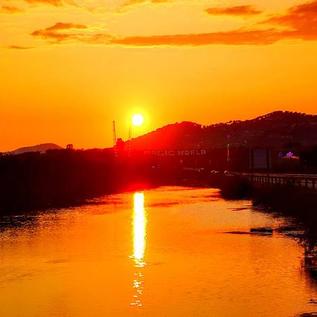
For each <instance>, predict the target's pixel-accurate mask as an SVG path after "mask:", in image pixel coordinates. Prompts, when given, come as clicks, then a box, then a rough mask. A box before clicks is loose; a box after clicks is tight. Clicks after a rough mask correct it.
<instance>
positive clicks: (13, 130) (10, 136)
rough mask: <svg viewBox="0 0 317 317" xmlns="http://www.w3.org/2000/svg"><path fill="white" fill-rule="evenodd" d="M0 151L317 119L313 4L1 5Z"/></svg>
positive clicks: (70, 0)
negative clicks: (195, 127) (164, 129)
mask: <svg viewBox="0 0 317 317" xmlns="http://www.w3.org/2000/svg"><path fill="white" fill-rule="evenodd" d="M0 29H1V33H0V87H1V94H0V126H1V142H0V151H6V150H10V149H14V148H16V147H19V146H22V145H31V144H37V143H44V142H54V143H57V144H60V145H62V146H65V145H66V144H67V143H73V144H74V145H75V147H79V148H81V147H105V146H109V145H111V143H112V131H111V122H112V120H113V119H115V120H116V121H117V126H118V134H119V136H122V137H124V138H126V137H127V135H128V121H129V117H130V116H131V114H132V113H134V112H142V113H144V115H145V117H146V125H145V126H144V127H143V128H139V131H136V133H143V132H145V131H148V130H151V129H154V128H157V127H159V126H161V125H164V124H167V123H172V122H176V121H183V120H190V121H196V122H199V123H203V124H209V123H213V122H219V121H228V120H231V119H245V118H250V117H254V116H257V115H261V114H264V113H267V112H269V111H273V110H277V109H281V110H294V111H302V112H309V113H316V109H317V108H316V104H317V90H316V82H317V59H316V56H317V42H316V40H317V1H312V2H307V1H298V0H297V1H296V0H283V1H276V0H265V1H264V0H245V1H240V0H239V1H232V0H226V1H220V0H200V1H194V0H152V1H146V0H120V1H119V0H0Z"/></svg>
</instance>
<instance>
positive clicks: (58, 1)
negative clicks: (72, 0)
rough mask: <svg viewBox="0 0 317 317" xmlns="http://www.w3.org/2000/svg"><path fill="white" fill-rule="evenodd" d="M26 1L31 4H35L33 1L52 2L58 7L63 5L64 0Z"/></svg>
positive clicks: (36, 1) (40, 0) (37, 0)
mask: <svg viewBox="0 0 317 317" xmlns="http://www.w3.org/2000/svg"><path fill="white" fill-rule="evenodd" d="M25 2H27V3H30V4H33V3H42V4H50V5H53V6H56V7H57V6H61V5H63V1H62V0H25Z"/></svg>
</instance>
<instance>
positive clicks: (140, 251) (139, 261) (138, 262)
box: [131, 193, 147, 307]
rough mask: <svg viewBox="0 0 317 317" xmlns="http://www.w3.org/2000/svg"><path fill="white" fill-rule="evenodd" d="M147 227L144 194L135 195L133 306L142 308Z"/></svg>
mask: <svg viewBox="0 0 317 317" xmlns="http://www.w3.org/2000/svg"><path fill="white" fill-rule="evenodd" d="M146 225H147V215H146V211H145V209H144V193H134V195H133V255H132V258H133V260H134V266H135V267H136V268H137V271H136V272H135V273H134V280H133V289H134V292H135V293H134V296H133V301H132V302H131V305H132V306H137V307H142V306H143V304H142V300H141V296H142V294H143V284H144V276H143V272H142V269H143V268H144V267H145V262H144V253H145V248H146Z"/></svg>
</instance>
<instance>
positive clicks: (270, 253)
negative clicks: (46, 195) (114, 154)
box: [0, 187, 317, 317]
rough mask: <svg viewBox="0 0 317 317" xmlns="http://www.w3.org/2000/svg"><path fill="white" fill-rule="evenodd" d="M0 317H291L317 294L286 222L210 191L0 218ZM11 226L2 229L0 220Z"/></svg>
mask: <svg viewBox="0 0 317 317" xmlns="http://www.w3.org/2000/svg"><path fill="white" fill-rule="evenodd" d="M2 222H4V223H3V224H2V225H3V229H2V231H1V232H0V272H1V273H0V274H1V275H0V316H5V317H11V316H12V317H13V316H21V317H37V316H41V317H43V316H45V317H51V316H58V317H60V316H61V317H63V316H65V317H66V316H67V317H73V316H74V317H77V316H79V317H88V316H89V317H90V316H111V317H116V316H120V317H129V316H149V317H156V316H157V317H162V316H171V317H177V316H179V317H186V316H194V317H199V316H226V317H227V316H261V317H265V316H270V317H272V316H278V317H283V316H285V317H289V316H298V315H300V314H301V313H303V312H312V311H317V305H316V302H317V292H316V288H315V285H314V283H313V281H312V280H311V277H310V276H308V275H307V274H306V273H305V270H304V268H303V248H302V246H301V245H300V244H299V243H298V241H296V240H295V239H293V238H290V237H286V236H285V235H283V234H280V233H277V232H274V233H273V235H272V236H270V235H267V236H264V235H257V234H252V235H251V234H233V233H228V232H232V231H242V232H248V231H249V230H250V228H254V227H262V226H269V227H274V228H278V227H281V226H283V225H284V222H286V220H283V219H281V218H273V217H272V216H270V215H266V214H264V213H261V212H259V211H255V210H252V208H251V205H250V202H249V201H238V202H232V201H224V200H223V199H221V198H219V195H218V191H217V190H213V189H188V188H187V189H186V188H176V187H168V188H167V187H163V188H159V189H155V190H149V191H145V192H140V193H125V194H119V195H113V196H108V197H104V198H102V199H100V201H98V202H96V204H93V205H88V206H83V207H76V208H70V209H64V210H59V211H58V212H53V211H51V212H49V213H43V214H40V215H37V216H34V217H28V218H27V219H24V218H23V219H22V220H21V219H19V218H16V220H14V221H13V220H12V219H6V218H4V219H3V220H2ZM6 222H7V223H11V225H9V224H6Z"/></svg>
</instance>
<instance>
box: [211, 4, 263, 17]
mask: <svg viewBox="0 0 317 317" xmlns="http://www.w3.org/2000/svg"><path fill="white" fill-rule="evenodd" d="M206 12H207V13H208V14H211V15H233V16H252V15H257V14H261V13H262V11H260V10H257V9H256V8H255V7H253V6H251V5H242V6H234V7H221V8H220V7H219V8H218V7H217V8H208V9H206Z"/></svg>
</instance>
